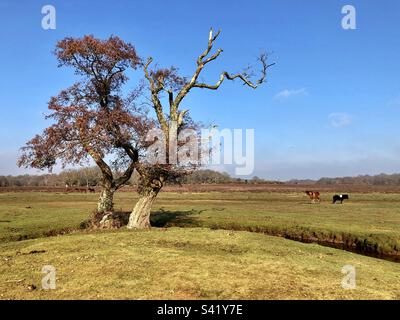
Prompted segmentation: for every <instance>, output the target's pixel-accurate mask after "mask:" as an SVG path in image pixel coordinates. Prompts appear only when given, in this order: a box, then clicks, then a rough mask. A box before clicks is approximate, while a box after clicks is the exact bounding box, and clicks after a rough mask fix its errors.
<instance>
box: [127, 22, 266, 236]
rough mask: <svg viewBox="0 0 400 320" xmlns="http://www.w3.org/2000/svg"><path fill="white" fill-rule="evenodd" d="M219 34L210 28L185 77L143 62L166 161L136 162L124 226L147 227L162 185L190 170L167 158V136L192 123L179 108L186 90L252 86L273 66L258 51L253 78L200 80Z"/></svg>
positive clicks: (226, 75)
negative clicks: (235, 83)
mask: <svg viewBox="0 0 400 320" xmlns="http://www.w3.org/2000/svg"><path fill="white" fill-rule="evenodd" d="M219 34H220V31H218V32H217V33H215V34H214V32H213V30H212V29H211V30H210V32H209V37H208V43H207V48H206V49H205V50H204V51H203V52H202V53H201V54H200V56H199V57H198V58H197V60H196V69H195V72H194V74H193V75H192V77H191V78H189V79H187V78H185V77H182V76H179V75H178V73H177V69H176V68H174V67H171V68H169V69H152V70H151V69H150V65H151V64H152V62H153V58H151V57H149V58H148V59H147V61H146V62H145V63H143V66H142V67H143V71H144V75H145V78H146V79H147V82H148V85H149V90H150V98H151V105H152V108H153V109H154V111H155V113H156V117H157V123H158V126H159V127H160V128H161V130H162V132H163V134H164V137H165V141H166V148H165V150H166V159H167V163H166V164H156V165H154V164H153V165H147V164H143V163H140V165H138V167H137V169H138V172H139V174H140V181H139V188H138V191H139V194H140V198H139V200H138V202H137V203H136V205H135V207H134V209H133V211H132V213H131V215H130V218H129V223H128V228H131V229H132V228H148V227H150V212H151V207H152V205H153V203H154V201H155V199H156V197H157V195H158V193H159V191H160V190H161V188H162V187H163V185H164V184H165V183H166V182H168V181H174V180H176V179H177V178H178V177H180V176H182V175H184V174H187V173H188V172H189V171H190V170H193V167H191V168H187V167H182V166H179V164H175V162H174V161H170V160H171V159H172V158H175V156H176V155H175V154H173V153H175V151H177V150H174V151H173V152H172V153H171V152H170V150H171V148H170V145H169V143H170V142H169V141H170V137H171V136H175V135H176V134H177V132H179V131H180V130H182V129H183V128H184V127H188V126H190V125H191V124H193V123H191V122H190V120H189V118H188V112H189V110H184V109H181V108H180V106H181V103H182V101H183V100H184V98H185V97H186V96H187V95H188V94H189V92H190V91H191V90H192V89H194V88H200V89H209V90H217V89H218V88H219V87H220V86H221V85H222V83H223V82H224V81H225V80H231V81H232V80H239V81H240V82H242V83H243V84H244V85H246V86H248V87H250V88H253V89H256V88H258V87H259V86H260V85H261V84H263V83H264V82H265V81H266V76H267V70H268V68H269V67H271V66H272V65H274V63H272V64H268V63H267V55H266V54H261V55H260V56H259V57H258V62H259V64H260V67H261V69H260V76H259V77H258V78H257V79H255V80H253V79H252V78H253V72H252V71H251V70H250V69H246V70H245V71H243V72H238V73H229V72H227V71H223V72H221V74H220V76H219V79H218V80H217V82H216V83H214V84H208V83H205V82H203V81H200V80H199V77H200V74H201V73H202V72H203V71H204V68H205V67H206V66H207V64H209V63H211V62H212V61H214V60H216V59H217V58H218V57H219V56H220V55H221V53H222V52H223V50H222V49H217V50H216V51H215V52H214V53H211V51H212V49H213V47H214V43H215V41H216V40H217V38H218V36H219ZM163 94H165V95H166V96H167V97H168V106H167V107H164V105H163V104H162V100H163V99H162V96H163ZM172 149H173V148H172Z"/></svg>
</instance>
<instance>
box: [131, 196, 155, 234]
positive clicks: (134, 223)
mask: <svg viewBox="0 0 400 320" xmlns="http://www.w3.org/2000/svg"><path fill="white" fill-rule="evenodd" d="M157 193H158V192H155V191H153V190H152V191H151V192H149V193H148V194H145V195H141V196H140V198H139V200H138V202H137V203H136V205H135V208H134V209H133V211H132V213H131V215H130V217H129V222H128V228H129V229H145V228H150V226H151V225H150V214H151V208H152V206H153V203H154V201H155V200H156V197H157Z"/></svg>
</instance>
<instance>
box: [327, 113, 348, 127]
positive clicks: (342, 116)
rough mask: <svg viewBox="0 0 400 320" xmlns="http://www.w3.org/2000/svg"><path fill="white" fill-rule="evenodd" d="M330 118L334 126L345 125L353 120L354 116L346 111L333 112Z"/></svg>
mask: <svg viewBox="0 0 400 320" xmlns="http://www.w3.org/2000/svg"><path fill="white" fill-rule="evenodd" d="M329 120H330V121H331V125H332V126H333V127H337V128H338V127H345V126H348V125H350V124H351V123H352V122H353V118H352V116H350V115H349V114H347V113H345V112H339V113H331V114H330V115H329Z"/></svg>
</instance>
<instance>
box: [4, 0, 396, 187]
mask: <svg viewBox="0 0 400 320" xmlns="http://www.w3.org/2000/svg"><path fill="white" fill-rule="evenodd" d="M46 4H51V5H54V6H55V8H56V10H57V29H56V30H43V29H42V28H41V19H42V17H43V15H42V14H41V8H42V6H43V5H46ZM346 4H351V5H353V6H354V7H355V8H356V13H357V29H356V30H344V29H342V27H341V19H342V17H343V14H342V13H341V9H342V7H343V6H344V5H346ZM211 26H212V27H214V28H215V29H218V28H220V29H221V30H222V33H221V35H220V38H219V41H218V43H217V44H216V46H218V47H221V48H223V49H224V52H223V54H222V55H221V57H220V59H219V60H218V61H216V63H214V64H212V65H209V68H208V69H207V73H205V74H204V78H205V80H207V81H208V82H215V81H216V80H217V78H218V74H219V72H220V71H222V70H225V69H227V70H228V71H229V70H231V71H237V70H240V69H241V68H242V67H243V66H246V65H247V64H248V63H249V62H253V61H254V60H255V57H256V56H257V54H258V53H259V52H260V51H263V50H266V51H267V52H271V55H270V59H271V61H275V62H276V63H277V64H276V66H274V67H273V68H271V69H270V73H269V76H268V83H267V84H266V85H264V86H263V87H261V88H260V89H258V90H252V89H249V88H245V87H243V86H242V85H240V84H239V83H238V82H236V83H224V85H223V87H222V88H221V89H220V90H219V91H217V92H211V91H210V92H209V91H201V90H197V91H193V92H192V94H191V96H190V97H189V98H188V99H187V100H186V101H185V105H186V106H187V107H190V110H191V115H192V117H193V118H195V119H196V120H201V121H205V122H213V123H216V124H218V125H219V127H220V128H232V129H233V128H243V129H245V128H254V129H255V136H256V141H255V146H256V155H255V158H256V166H255V172H254V174H256V175H258V176H260V177H265V178H269V179H281V180H285V179H290V178H318V177H322V176H345V175H358V174H376V173H381V172H386V173H394V172H400V142H399V140H398V137H399V133H400V129H399V123H400V121H399V120H400V81H399V75H400V59H399V56H400V55H399V53H400V2H399V1H396V0H390V1H389V0H386V1H378V0H363V1H352V0H349V1H336V0H326V1H318V0H307V1H294V0H268V1H218V2H217V1H201V2H200V4H199V2H194V1H193V2H192V1H165V0H164V1H83V0H80V1H78V0H70V1H52V0H50V1H46V2H43V1H34V0H29V1H28V0H25V1H18V2H17V1H5V0H2V1H1V2H0V40H1V50H0V61H2V62H1V65H2V68H1V70H2V77H0V87H1V93H0V94H1V103H0V137H1V139H0V174H19V173H25V172H32V171H27V170H24V169H19V168H17V167H16V165H15V162H16V158H17V156H18V149H19V147H21V146H22V145H23V144H24V143H25V141H26V140H28V139H29V138H31V137H32V136H33V135H34V134H36V133H38V132H40V131H41V130H42V129H43V128H44V127H45V126H46V125H47V124H48V123H47V122H46V121H45V120H44V119H43V113H45V112H46V107H47V106H46V103H47V101H48V100H49V98H50V97H51V96H52V95H55V94H57V93H58V92H59V91H60V90H61V89H63V88H65V87H68V86H69V85H71V84H72V83H73V82H75V81H76V80H77V78H76V77H75V76H74V75H73V73H72V71H71V70H68V69H65V68H62V69H58V68H57V63H56V60H55V57H54V56H53V55H52V54H51V52H52V50H54V46H55V43H56V41H57V40H59V39H62V38H64V37H66V36H82V35H84V34H94V35H95V36H96V37H100V38H105V37H108V36H110V35H111V34H114V35H118V36H120V37H121V38H122V39H124V40H125V41H128V42H131V43H133V44H134V45H135V47H136V49H137V51H138V53H139V54H140V55H142V56H143V57H147V56H149V55H151V56H153V57H154V59H155V60H156V61H157V62H158V63H159V64H160V65H164V66H170V65H175V66H177V67H179V69H180V71H181V72H182V74H184V75H191V74H192V72H193V70H194V67H195V60H194V59H195V58H196V57H197V56H198V55H199V53H200V52H201V51H202V50H203V49H204V46H205V44H206V41H207V36H208V30H209V28H210V27H211ZM138 76H139V75H136V74H135V75H132V77H131V80H132V87H133V84H134V83H135V81H136V80H137V79H138ZM34 172H36V171H34Z"/></svg>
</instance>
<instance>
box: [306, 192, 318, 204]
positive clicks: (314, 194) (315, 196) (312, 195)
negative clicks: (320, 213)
mask: <svg viewBox="0 0 400 320" xmlns="http://www.w3.org/2000/svg"><path fill="white" fill-rule="evenodd" d="M306 195H308V196H309V197H310V200H311V203H316V202H318V203H320V202H321V199H320V198H319V195H320V193H319V192H318V191H306Z"/></svg>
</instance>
